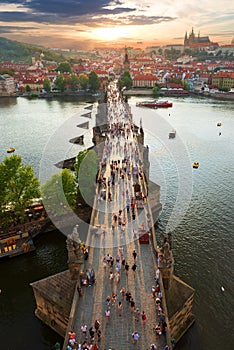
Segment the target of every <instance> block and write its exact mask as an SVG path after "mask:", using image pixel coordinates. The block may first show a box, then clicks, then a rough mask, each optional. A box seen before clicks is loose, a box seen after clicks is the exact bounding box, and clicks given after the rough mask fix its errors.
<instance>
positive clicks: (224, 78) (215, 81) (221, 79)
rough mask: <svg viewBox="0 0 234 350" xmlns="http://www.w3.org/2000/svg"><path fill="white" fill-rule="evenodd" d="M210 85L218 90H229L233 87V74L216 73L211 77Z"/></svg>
mask: <svg viewBox="0 0 234 350" xmlns="http://www.w3.org/2000/svg"><path fill="white" fill-rule="evenodd" d="M212 85H214V86H217V87H218V88H219V89H220V90H231V88H233V87H234V72H217V73H216V74H214V75H213V76H212Z"/></svg>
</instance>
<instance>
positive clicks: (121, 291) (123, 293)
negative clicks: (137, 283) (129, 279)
mask: <svg viewBox="0 0 234 350" xmlns="http://www.w3.org/2000/svg"><path fill="white" fill-rule="evenodd" d="M125 293H126V291H125V288H124V287H122V288H121V290H120V294H121V298H122V300H124V297H125Z"/></svg>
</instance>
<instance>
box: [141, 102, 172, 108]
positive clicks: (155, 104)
mask: <svg viewBox="0 0 234 350" xmlns="http://www.w3.org/2000/svg"><path fill="white" fill-rule="evenodd" d="M136 105H137V106H138V107H150V108H168V107H172V102H168V101H143V102H137V104H136Z"/></svg>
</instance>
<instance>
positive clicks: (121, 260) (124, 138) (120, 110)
mask: <svg viewBox="0 0 234 350" xmlns="http://www.w3.org/2000/svg"><path fill="white" fill-rule="evenodd" d="M107 95H108V100H107V107H108V108H107V111H108V113H107V131H106V140H105V145H104V150H103V158H102V161H101V164H100V171H99V175H98V178H97V181H98V201H99V204H100V203H106V202H107V201H108V202H110V208H112V210H113V208H115V211H114V212H112V211H111V224H110V225H106V226H102V227H101V230H100V229H99V228H94V231H93V232H95V233H99V234H100V233H101V234H102V236H103V238H104V239H105V237H106V235H107V234H109V229H110V232H111V233H112V235H117V234H119V235H120V243H119V244H121V246H120V247H119V248H118V251H117V254H116V255H114V256H112V255H111V254H110V253H106V254H105V256H103V257H102V258H101V263H102V264H103V268H104V269H105V276H106V277H105V278H106V279H108V280H109V282H108V283H110V286H111V290H112V292H111V293H109V294H107V295H106V297H105V302H104V303H105V305H104V307H103V310H102V312H103V315H102V316H103V319H104V320H105V322H106V324H109V323H110V321H109V320H110V319H111V318H112V315H113V314H114V313H115V315H117V316H118V317H119V318H123V317H124V316H125V315H127V314H128V315H131V316H132V318H133V320H134V321H135V323H134V324H135V325H137V324H140V323H141V324H142V327H146V326H145V325H147V314H146V312H145V310H143V309H142V308H141V307H140V306H139V304H138V303H137V301H136V300H134V297H133V296H134V295H135V294H134V292H132V291H130V290H129V288H128V287H123V286H122V287H121V288H120V287H119V285H120V282H121V276H122V274H123V273H124V276H125V277H126V278H127V279H128V275H129V274H132V276H133V277H134V278H135V275H136V273H137V268H138V266H137V251H136V250H133V251H132V255H131V257H130V256H129V254H128V255H126V254H125V252H124V248H123V245H124V244H125V243H126V241H124V237H125V235H126V228H127V224H128V223H129V222H132V223H133V222H135V221H137V222H138V224H137V225H135V226H134V227H133V226H132V227H133V229H132V238H133V239H136V238H138V237H139V230H142V231H144V230H145V231H147V232H149V231H150V229H151V217H150V215H149V213H147V214H146V215H145V218H144V220H143V221H142V222H139V215H138V209H139V208H142V206H143V207H144V204H145V203H146V202H147V188H146V186H145V182H144V181H143V180H144V172H143V162H142V152H141V150H140V148H139V142H138V141H137V137H138V136H137V133H138V131H136V130H135V126H134V124H133V121H132V116H131V114H129V112H128V110H127V107H126V105H125V104H123V103H122V96H121V93H120V92H119V91H118V89H117V88H116V87H114V85H112V86H109V87H108V90H107ZM111 202H113V203H114V204H115V207H114V206H112V207H111ZM139 223H140V225H139ZM99 226H101V225H99ZM128 235H129V232H128ZM86 253H88V252H86ZM127 256H128V258H129V263H128V261H127V260H126V257H127ZM130 262H131V263H130ZM126 278H122V281H126ZM85 280H87V281H89V280H90V274H89V276H88V275H87V271H86V278H85ZM134 280H135V279H134ZM88 285H89V282H88ZM121 285H124V282H122V283H121ZM126 286H128V284H126ZM151 290H152V298H153V303H152V304H154V306H155V326H154V331H155V343H157V339H159V338H160V337H161V336H162V335H165V334H166V330H167V324H166V321H165V314H164V310H163V303H162V298H163V295H162V292H161V290H160V270H159V269H157V270H156V273H155V284H154V285H152V289H151ZM136 328H138V327H137V326H136ZM101 336H102V331H101V323H100V322H99V321H98V320H95V322H94V325H93V326H91V327H87V325H86V324H82V325H81V329H80V334H79V335H78V336H76V334H75V333H74V332H72V331H71V332H70V333H69V342H68V346H67V350H73V349H75V350H98V349H99V348H100V341H101ZM131 337H132V343H133V344H137V343H138V342H139V340H140V338H141V335H140V334H139V332H138V330H137V329H135V330H134V331H132V333H131ZM78 339H79V340H78ZM155 343H152V344H150V345H149V349H150V350H159V349H158V348H157V346H156V344H155ZM126 348H127V344H126ZM107 350H111V349H107ZM160 350H162V348H160ZM163 350H169V346H168V345H166V347H165V348H164V349H163Z"/></svg>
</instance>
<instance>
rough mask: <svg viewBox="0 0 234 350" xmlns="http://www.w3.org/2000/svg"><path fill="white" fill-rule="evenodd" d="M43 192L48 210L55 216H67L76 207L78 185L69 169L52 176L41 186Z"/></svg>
mask: <svg viewBox="0 0 234 350" xmlns="http://www.w3.org/2000/svg"><path fill="white" fill-rule="evenodd" d="M41 192H42V198H43V202H44V204H45V207H46V210H47V211H48V212H49V213H51V214H53V215H62V214H65V213H67V212H68V211H69V210H70V208H72V209H74V208H75V206H76V183H75V178H74V176H73V174H72V172H71V170H69V169H63V170H62V171H61V172H59V173H57V174H54V175H52V176H51V178H50V179H49V180H47V181H46V182H45V184H44V185H42V186H41Z"/></svg>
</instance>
